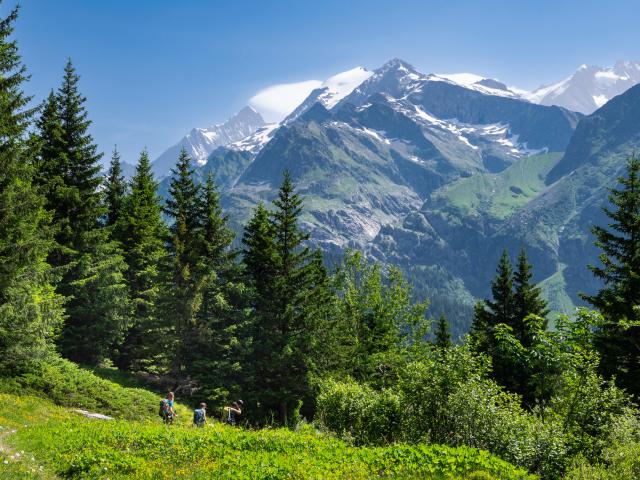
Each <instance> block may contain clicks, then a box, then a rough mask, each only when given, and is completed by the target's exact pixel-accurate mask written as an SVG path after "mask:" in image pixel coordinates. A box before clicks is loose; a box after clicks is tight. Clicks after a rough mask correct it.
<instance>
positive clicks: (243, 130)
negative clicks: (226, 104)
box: [152, 107, 265, 178]
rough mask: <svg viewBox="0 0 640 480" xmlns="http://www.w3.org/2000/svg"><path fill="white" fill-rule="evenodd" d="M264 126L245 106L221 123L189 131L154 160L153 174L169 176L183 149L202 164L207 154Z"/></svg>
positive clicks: (254, 112) (256, 114) (260, 118)
mask: <svg viewBox="0 0 640 480" xmlns="http://www.w3.org/2000/svg"><path fill="white" fill-rule="evenodd" d="M264 125H265V121H264V120H263V119H262V116H260V114H259V113H258V112H256V111H255V110H254V109H253V108H251V107H244V108H243V109H242V110H240V111H239V112H238V113H236V114H235V115H234V116H233V117H231V118H230V119H229V120H227V121H226V122H224V123H222V124H219V125H212V126H210V127H207V128H194V129H192V130H191V131H190V132H189V133H188V134H186V135H185V136H184V137H183V138H182V139H181V140H180V141H179V142H178V143H176V144H175V145H173V146H172V147H170V148H168V149H167V150H165V152H164V153H162V155H160V156H159V157H158V158H157V159H156V160H154V161H153V164H152V167H153V171H154V173H155V175H156V176H157V177H158V178H162V177H164V176H166V175H168V174H169V172H170V171H171V168H173V166H174V165H175V163H176V159H177V158H178V155H179V154H180V150H181V149H182V148H185V149H186V151H187V153H188V154H189V155H191V157H192V158H193V159H194V160H195V161H196V162H197V163H198V164H199V165H204V164H205V163H206V161H207V157H208V156H209V154H210V153H211V152H213V151H214V150H215V149H216V148H218V147H221V146H223V145H228V144H230V143H233V142H237V141H239V140H242V139H244V138H246V137H247V136H249V135H251V134H252V133H254V132H255V131H256V130H257V129H259V128H260V127H263V126H264Z"/></svg>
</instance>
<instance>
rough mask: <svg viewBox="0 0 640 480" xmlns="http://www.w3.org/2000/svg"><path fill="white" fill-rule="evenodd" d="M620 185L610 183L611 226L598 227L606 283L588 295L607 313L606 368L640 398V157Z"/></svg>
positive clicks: (602, 341)
mask: <svg viewBox="0 0 640 480" xmlns="http://www.w3.org/2000/svg"><path fill="white" fill-rule="evenodd" d="M618 183H619V184H620V187H619V188H612V189H610V195H609V201H610V203H611V208H604V212H605V213H606V215H607V216H608V217H609V218H610V219H611V223H610V224H609V228H604V227H600V226H595V227H594V228H593V230H592V232H593V234H594V236H595V237H596V242H595V244H596V246H597V247H598V248H600V249H601V250H602V253H601V254H600V257H599V258H600V262H601V266H594V265H591V266H589V268H590V269H591V271H592V272H593V274H594V275H595V276H596V277H597V278H599V279H601V280H602V281H603V282H604V287H603V288H602V289H601V290H600V291H599V292H598V293H597V294H596V295H593V296H589V295H584V298H585V299H586V300H587V301H588V302H589V303H591V304H592V305H593V306H595V307H596V308H598V309H599V310H600V311H601V312H602V314H603V316H604V317H605V319H606V324H605V325H603V327H602V328H601V330H600V331H599V332H598V335H597V339H598V341H597V346H598V349H599V351H600V353H601V357H602V362H601V369H602V371H603V373H604V374H605V375H607V376H612V375H616V378H617V381H618V383H619V384H620V386H622V387H624V388H626V389H627V390H628V391H629V392H630V393H632V394H633V395H635V397H636V398H640V159H638V158H636V157H632V158H630V159H629V160H628V163H627V171H626V176H624V177H619V178H618Z"/></svg>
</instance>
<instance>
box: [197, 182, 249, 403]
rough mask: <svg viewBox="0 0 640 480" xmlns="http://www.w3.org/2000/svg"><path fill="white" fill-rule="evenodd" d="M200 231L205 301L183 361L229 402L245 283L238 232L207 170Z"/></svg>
mask: <svg viewBox="0 0 640 480" xmlns="http://www.w3.org/2000/svg"><path fill="white" fill-rule="evenodd" d="M200 202H201V211H200V215H201V220H200V224H201V228H202V231H201V234H200V242H201V243H200V246H199V248H200V257H199V262H198V267H197V268H198V276H200V277H201V278H202V300H201V302H200V305H199V308H198V311H197V312H196V315H195V322H194V324H193V325H192V326H191V335H190V336H189V349H188V350H187V351H186V352H185V364H186V366H187V370H188V372H189V374H190V375H192V376H193V377H194V378H196V379H197V380H198V381H199V382H200V384H201V385H202V387H203V388H202V393H203V394H204V395H206V396H207V398H210V399H212V400H214V401H226V400H227V399H228V398H229V396H230V395H232V394H234V395H237V394H238V393H239V381H238V379H239V377H240V375H241V372H240V366H241V363H240V361H241V355H242V353H243V351H242V348H241V347H242V342H241V341H242V333H243V327H244V320H245V318H244V310H243V306H244V305H243V302H244V286H243V283H242V282H241V272H240V265H239V264H238V263H237V262H236V258H237V255H238V252H237V250H234V249H233V248H232V243H233V240H234V238H235V234H234V233H233V231H232V230H231V229H230V228H229V226H228V222H229V221H228V217H227V216H226V215H224V213H223V211H222V208H221V206H220V196H219V194H218V191H217V188H216V185H215V183H214V181H213V175H212V174H211V173H209V175H208V176H207V179H206V181H205V184H204V185H203V188H202V190H201V199H200Z"/></svg>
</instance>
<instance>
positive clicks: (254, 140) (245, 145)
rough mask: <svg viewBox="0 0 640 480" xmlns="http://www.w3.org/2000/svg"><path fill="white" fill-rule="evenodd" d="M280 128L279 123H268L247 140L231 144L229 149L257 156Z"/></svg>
mask: <svg viewBox="0 0 640 480" xmlns="http://www.w3.org/2000/svg"><path fill="white" fill-rule="evenodd" d="M279 127H280V124H279V123H268V124H266V125H265V126H263V127H260V128H259V129H258V130H256V131H255V132H253V133H252V134H251V135H249V136H248V137H246V138H243V139H242V140H239V141H237V142H234V143H231V144H229V145H228V146H227V147H228V148H230V149H232V150H240V151H244V152H251V153H253V154H254V155H255V154H257V153H258V152H259V151H260V150H262V147H264V146H265V145H266V144H267V143H269V141H270V140H271V139H272V138H273V135H274V134H275V132H276V130H277V129H278V128H279Z"/></svg>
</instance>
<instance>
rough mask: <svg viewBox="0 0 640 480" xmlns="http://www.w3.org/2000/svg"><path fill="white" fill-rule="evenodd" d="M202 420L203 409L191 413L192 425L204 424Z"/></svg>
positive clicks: (203, 415) (203, 416)
mask: <svg viewBox="0 0 640 480" xmlns="http://www.w3.org/2000/svg"><path fill="white" fill-rule="evenodd" d="M204 418H205V414H204V410H203V409H201V408H197V409H196V410H194V411H193V423H195V424H196V425H202V424H204Z"/></svg>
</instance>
